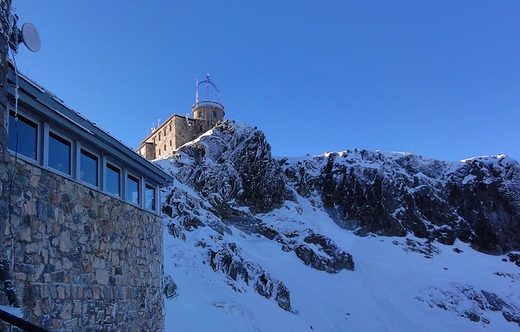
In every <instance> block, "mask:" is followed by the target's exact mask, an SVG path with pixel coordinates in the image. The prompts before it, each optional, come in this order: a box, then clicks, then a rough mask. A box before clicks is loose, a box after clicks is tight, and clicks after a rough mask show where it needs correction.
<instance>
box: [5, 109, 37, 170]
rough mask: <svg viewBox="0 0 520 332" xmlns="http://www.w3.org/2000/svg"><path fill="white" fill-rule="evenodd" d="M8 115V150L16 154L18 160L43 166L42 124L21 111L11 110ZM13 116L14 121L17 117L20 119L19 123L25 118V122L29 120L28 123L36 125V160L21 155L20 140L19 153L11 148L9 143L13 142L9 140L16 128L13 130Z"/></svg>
mask: <svg viewBox="0 0 520 332" xmlns="http://www.w3.org/2000/svg"><path fill="white" fill-rule="evenodd" d="M8 113H9V115H8V116H7V149H8V150H9V151H10V152H12V153H13V154H16V156H17V157H18V158H22V159H24V160H27V161H29V162H31V163H36V164H38V165H41V162H42V159H43V157H42V156H43V154H42V141H43V140H42V128H43V126H42V122H41V121H39V120H37V119H36V118H34V117H32V116H30V115H28V114H27V113H25V112H23V111H21V110H18V112H15V111H14V110H11V109H9V112H8ZM11 114H12V115H13V120H14V118H15V117H18V121H20V117H21V118H24V119H25V120H27V121H28V122H32V123H33V124H35V125H36V144H35V150H36V151H35V152H36V158H32V157H30V156H27V155H25V154H22V153H20V151H19V150H20V140H18V151H15V150H13V149H11V148H10V147H9V143H10V142H11V140H10V139H9V136H10V133H11V132H10V129H14V128H15V127H14V126H13V127H12V128H11ZM24 122H25V121H24ZM15 144H16V142H15ZM15 149H16V147H15Z"/></svg>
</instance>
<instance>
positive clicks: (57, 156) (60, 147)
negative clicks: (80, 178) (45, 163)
mask: <svg viewBox="0 0 520 332" xmlns="http://www.w3.org/2000/svg"><path fill="white" fill-rule="evenodd" d="M70 152H71V147H70V142H69V141H67V140H65V139H63V138H61V137H59V136H58V135H56V134H53V133H49V167H52V168H54V169H56V170H58V171H60V172H63V173H66V174H70Z"/></svg>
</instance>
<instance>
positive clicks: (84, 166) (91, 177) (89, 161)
mask: <svg viewBox="0 0 520 332" xmlns="http://www.w3.org/2000/svg"><path fill="white" fill-rule="evenodd" d="M79 167H80V170H79V171H80V177H79V179H80V180H81V181H85V182H87V183H90V184H92V185H94V186H97V185H98V157H96V156H95V155H93V154H91V153H89V152H87V151H85V150H81V156H80V165H79Z"/></svg>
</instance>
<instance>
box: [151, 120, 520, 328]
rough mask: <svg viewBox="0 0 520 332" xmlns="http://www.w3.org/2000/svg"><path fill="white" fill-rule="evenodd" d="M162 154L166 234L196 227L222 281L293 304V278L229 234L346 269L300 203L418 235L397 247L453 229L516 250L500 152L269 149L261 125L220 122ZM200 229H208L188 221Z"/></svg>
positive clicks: (514, 169) (494, 250) (508, 165)
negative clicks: (453, 155) (288, 154)
mask: <svg viewBox="0 0 520 332" xmlns="http://www.w3.org/2000/svg"><path fill="white" fill-rule="evenodd" d="M158 164H160V165H161V166H162V167H164V168H168V169H170V171H171V173H172V175H173V176H174V177H175V179H176V181H175V183H174V185H173V186H172V187H171V188H168V189H166V193H165V196H166V199H165V202H164V205H163V212H164V213H165V214H166V215H167V216H168V219H167V225H168V229H169V232H170V234H171V235H173V236H174V237H176V238H178V239H181V240H186V238H187V237H189V236H191V234H195V233H197V241H196V243H197V244H196V246H198V247H199V248H203V249H204V250H205V252H206V254H205V258H203V260H204V263H205V264H206V265H207V266H208V267H209V268H211V269H213V270H214V271H216V272H219V273H223V274H225V275H226V276H227V277H228V284H229V286H231V287H232V288H233V289H235V290H236V291H237V292H244V291H248V290H252V291H255V292H256V293H258V294H259V295H261V296H264V297H265V298H268V299H271V300H273V301H275V302H276V303H277V304H278V306H279V307H281V308H283V309H284V310H286V311H292V307H291V298H290V289H289V288H288V287H287V286H286V285H285V284H284V283H283V281H281V280H277V279H276V278H274V277H273V276H272V275H271V274H270V273H269V272H268V271H267V270H266V269H264V268H263V267H262V266H261V265H260V264H258V263H256V262H254V261H251V260H250V259H248V258H247V257H245V256H244V255H243V253H242V252H241V249H240V247H238V246H237V245H236V244H235V243H228V242H226V240H225V236H226V234H231V233H234V232H242V233H244V234H248V235H254V236H259V237H265V238H267V239H269V240H272V241H275V242H277V243H279V244H280V248H281V250H283V251H285V252H289V253H291V252H292V253H294V255H295V256H296V257H298V258H299V259H300V260H301V262H302V263H303V264H305V265H307V266H309V267H310V268H313V269H316V270H320V271H325V272H327V273H332V274H334V273H338V272H340V271H342V270H350V271H354V270H355V257H352V255H351V254H349V253H348V250H345V248H342V247H341V245H338V244H337V243H335V242H334V241H333V240H332V239H331V238H329V237H327V236H326V235H325V234H320V233H319V232H317V231H316V230H315V229H313V228H310V227H308V225H307V224H306V221H305V220H302V219H301V218H300V217H299V215H300V214H301V210H302V204H307V203H308V204H310V207H311V208H312V209H315V210H323V211H325V212H326V213H327V214H328V215H329V216H330V217H331V218H332V219H333V220H334V221H335V222H336V224H337V225H339V226H340V227H342V228H344V229H347V230H351V231H353V232H355V234H357V235H359V236H367V235H371V236H376V235H377V236H400V237H403V238H404V237H406V236H409V235H413V236H414V237H415V238H416V239H418V240H411V239H408V238H407V239H406V245H403V247H405V248H406V250H410V251H411V252H419V253H423V254H424V255H425V257H427V258H431V257H432V256H434V255H435V254H436V251H435V250H436V249H435V248H436V247H435V245H434V243H435V242H439V243H442V244H448V245H451V244H453V243H454V242H455V241H456V240H457V239H458V240H461V241H463V242H466V243H470V244H471V245H472V247H473V248H475V249H477V250H479V251H481V252H485V253H491V254H496V255H499V254H504V253H507V252H510V251H513V250H519V249H520V234H519V233H518V232H516V230H517V229H519V226H520V213H519V212H520V166H519V164H518V163H517V162H516V161H514V160H512V159H510V158H508V157H507V156H504V155H497V156H490V157H480V158H473V159H468V160H464V161H460V162H444V161H438V160H433V159H426V158H422V157H420V156H416V155H411V154H407V153H382V152H370V151H366V150H353V151H344V152H339V153H327V154H325V155H322V156H314V157H311V156H307V157H302V158H293V159H289V158H274V157H272V156H271V151H270V146H269V144H268V143H267V140H266V138H265V136H264V135H263V133H262V132H261V131H259V130H257V129H256V128H252V127H249V126H247V125H244V124H239V123H236V122H234V121H224V122H222V123H219V124H218V125H217V126H216V127H215V128H213V130H211V131H210V132H208V133H206V134H205V135H203V136H201V137H200V138H199V139H197V140H195V141H193V142H190V143H188V144H186V145H184V146H182V147H181V148H179V149H178V151H177V152H176V153H175V154H174V155H172V156H171V158H170V159H169V160H162V161H158ZM277 210H287V211H289V212H290V215H291V216H292V217H291V218H287V217H286V215H287V214H285V216H283V217H281V216H279V214H277V213H276V211H277ZM201 229H207V230H208V231H205V232H194V231H195V230H201ZM482 292H485V291H482ZM482 294H484V293H482ZM486 294H491V292H487V293H486ZM479 296H480V295H479ZM482 296H484V297H485V295H482ZM419 298H420V296H418V299H419ZM431 303H433V302H429V304H431ZM506 304H507V303H506ZM435 305H437V304H435ZM507 305H508V306H504V308H506V309H507V310H506V311H504V312H507V313H506V314H505V315H509V314H510V316H508V317H513V318H512V319H513V321H515V319H516V318H515V317H517V316H518V314H519V313H518V310H516V309H515V308H516V307H515V306H514V305H513V304H507ZM437 306H438V305H437ZM486 308H487V307H485V306H484V309H486ZM515 315H516V316H515ZM470 316H471V315H470ZM470 316H468V318H470V319H471V317H473V316H471V317H470ZM481 316H482V315H481Z"/></svg>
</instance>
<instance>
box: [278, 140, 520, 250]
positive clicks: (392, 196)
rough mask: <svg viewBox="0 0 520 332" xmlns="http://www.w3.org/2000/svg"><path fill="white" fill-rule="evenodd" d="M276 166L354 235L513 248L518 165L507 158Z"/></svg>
mask: <svg viewBox="0 0 520 332" xmlns="http://www.w3.org/2000/svg"><path fill="white" fill-rule="evenodd" d="M281 163H282V166H283V168H284V170H285V175H286V176H287V179H288V181H287V182H288V184H289V185H290V186H291V187H293V188H294V189H295V190H296V191H297V192H298V193H299V194H300V195H302V196H303V197H306V198H309V199H311V200H312V201H313V202H314V204H315V205H316V207H317V208H323V209H325V210H326V211H327V212H328V213H329V215H330V216H331V217H332V218H333V219H334V220H335V221H336V222H337V223H338V224H339V225H340V226H342V227H344V228H346V229H352V230H355V231H356V233H357V234H359V235H364V234H369V233H373V234H378V235H388V236H405V235H406V234H407V233H413V234H414V235H415V236H417V237H420V238H426V239H430V240H437V241H439V242H442V243H446V244H453V242H454V241H455V239H457V238H458V239H461V240H463V241H465V242H470V243H471V244H472V245H473V246H474V247H475V248H476V249H477V250H480V251H482V252H486V253H492V254H502V253H505V252H509V251H511V250H518V249H520V233H518V232H517V230H518V229H519V228H520V166H519V164H518V162H516V161H514V160H512V159H510V158H508V157H507V156H504V155H497V156H491V157H481V158H474V159H468V160H464V161H461V162H443V161H439V160H434V159H425V158H422V157H420V156H416V155H412V154H407V153H381V152H370V151H366V150H354V151H344V152H340V153H328V154H326V155H323V156H315V157H306V158H300V159H299V160H289V159H282V161H281Z"/></svg>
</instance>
